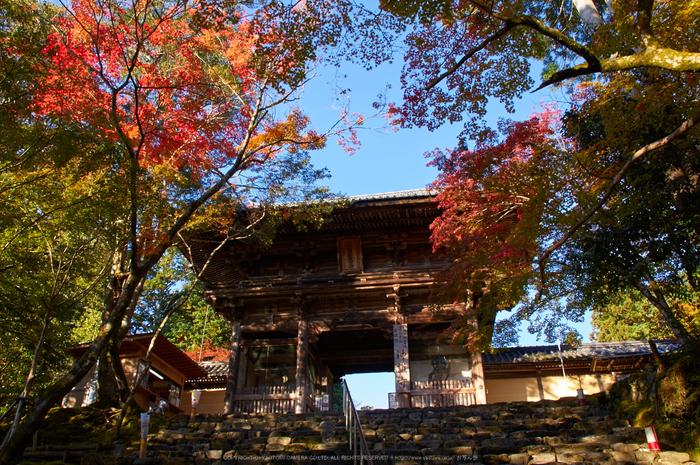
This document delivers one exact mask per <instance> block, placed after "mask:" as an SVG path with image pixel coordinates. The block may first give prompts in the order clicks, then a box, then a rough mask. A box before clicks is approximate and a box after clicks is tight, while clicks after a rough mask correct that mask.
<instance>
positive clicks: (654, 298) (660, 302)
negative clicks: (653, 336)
mask: <svg viewBox="0 0 700 465" xmlns="http://www.w3.org/2000/svg"><path fill="white" fill-rule="evenodd" d="M652 282H653V281H652ZM634 287H636V288H637V290H638V291H639V292H640V293H641V294H642V295H643V296H644V297H646V299H647V300H648V301H649V302H651V304H652V305H653V306H654V307H656V308H657V310H659V312H660V313H661V316H663V317H664V320H665V321H666V324H668V326H669V328H671V331H672V332H673V335H674V336H675V337H676V339H677V340H678V342H680V343H681V344H687V343H688V342H690V341H691V340H692V339H693V338H692V336H691V335H690V334H689V333H688V330H686V329H685V326H683V323H681V322H680V321H679V320H678V318H676V314H675V313H674V312H673V309H672V308H671V307H670V305H668V302H666V298H665V297H664V295H663V293H662V292H661V291H660V290H658V289H657V290H654V291H652V289H650V287H649V286H645V285H644V284H642V283H640V282H636V283H634Z"/></svg>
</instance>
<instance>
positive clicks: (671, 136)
mask: <svg viewBox="0 0 700 465" xmlns="http://www.w3.org/2000/svg"><path fill="white" fill-rule="evenodd" d="M698 123H700V114H697V115H695V116H694V117H693V118H691V119H689V120H687V121H685V122H684V123H683V124H681V125H680V126H679V127H678V128H677V129H676V130H675V131H673V132H672V133H671V134H669V135H667V136H666V137H664V138H662V139H659V140H657V141H656V142H652V143H651V144H648V145H645V146H644V147H642V148H641V149H639V150H637V151H636V152H635V153H634V154H633V155H632V156H631V157H630V158H629V159H628V160H627V162H626V163H625V164H624V165H623V166H622V168H620V170H619V171H618V172H617V174H616V175H615V177H614V178H613V179H612V180H611V181H610V184H609V185H608V189H607V190H606V191H605V194H603V197H601V199H600V200H599V201H598V203H596V204H595V205H594V206H593V207H592V208H591V209H590V210H588V211H587V212H586V214H585V215H583V217H582V218H581V219H580V220H579V221H578V222H577V223H576V224H575V225H573V226H572V227H571V228H570V229H569V230H568V231H567V232H566V233H565V234H564V235H563V236H562V237H561V238H560V239H559V240H558V241H556V242H555V243H554V244H552V245H551V246H549V247H548V248H547V249H546V250H545V251H544V252H543V253H542V256H541V257H540V258H538V259H537V262H536V263H537V265H538V266H539V267H540V273H541V274H543V273H544V267H543V264H544V262H545V261H546V260H547V259H548V258H549V257H550V256H551V255H552V252H554V251H555V250H557V249H558V248H559V247H561V246H562V245H564V243H566V241H568V240H569V239H570V238H571V237H572V236H573V235H574V234H575V233H576V231H577V230H578V229H579V228H580V227H581V226H583V225H584V224H586V223H587V222H588V220H590V219H591V217H592V216H593V215H594V214H595V213H596V212H597V211H598V210H600V208H601V207H602V206H603V205H605V202H607V201H608V199H609V198H610V196H611V195H612V193H613V191H614V190H615V187H616V186H617V185H618V184H619V183H620V181H622V179H623V178H624V177H625V175H626V174H627V172H628V171H629V170H630V168H632V165H633V164H634V162H635V161H636V160H637V159H639V158H641V157H643V156H644V155H646V154H647V153H649V152H651V151H652V150H656V149H658V148H660V147H663V146H664V145H667V144H668V143H670V142H671V141H673V140H675V139H677V138H678V137H679V136H681V135H682V134H684V133H686V132H687V131H688V130H689V129H690V128H692V127H693V126H695V125H696V124H698ZM543 282H544V281H543Z"/></svg>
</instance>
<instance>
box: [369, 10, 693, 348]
mask: <svg viewBox="0 0 700 465" xmlns="http://www.w3.org/2000/svg"><path fill="white" fill-rule="evenodd" d="M382 7H383V8H384V9H386V10H388V11H391V12H392V13H394V14H395V15H397V16H399V17H402V18H404V20H405V21H406V22H407V23H410V24H412V25H413V31H412V32H410V33H409V34H408V36H407V37H406V52H405V59H406V65H405V67H404V71H403V75H402V84H403V89H404V103H403V105H402V106H400V107H396V108H395V109H394V110H393V116H394V117H395V122H396V123H397V124H400V125H402V126H405V127H411V126H424V127H428V128H429V129H434V128H436V127H438V126H440V125H442V124H444V123H446V122H450V123H454V122H460V121H463V120H464V121H465V123H464V131H463V133H462V135H461V138H460V141H459V143H458V148H457V149H455V150H453V151H448V152H435V153H432V154H430V157H431V158H432V159H433V163H435V164H436V166H438V168H439V169H440V170H441V174H440V176H439V178H438V180H437V181H436V183H435V186H436V187H438V188H440V189H441V193H440V194H439V196H438V198H439V200H440V202H441V205H442V206H443V208H445V214H444V215H443V217H442V218H440V219H438V221H436V223H435V224H434V226H433V227H434V229H433V241H434V244H435V247H436V248H439V249H444V250H446V251H447V253H448V254H449V255H450V256H451V257H452V258H453V259H454V261H455V262H454V265H453V266H451V267H449V268H448V269H447V270H445V272H443V273H442V274H441V276H440V277H439V280H438V285H440V286H442V287H438V288H436V299H437V302H438V303H440V304H450V303H452V302H455V301H468V302H470V305H471V306H470V307H469V310H468V312H467V313H466V314H465V317H464V319H463V321H461V322H459V324H458V325H456V327H455V328H454V335H455V336H456V337H457V338H458V340H460V341H461V342H471V343H478V344H480V345H482V346H486V345H488V343H489V342H490V340H491V330H492V328H493V325H494V322H495V320H496V317H495V313H496V312H497V311H499V310H505V309H510V308H512V307H513V306H515V305H516V304H518V303H520V306H519V307H517V309H518V311H517V312H516V313H515V316H513V317H512V319H511V320H510V321H507V322H505V323H504V324H503V325H505V327H506V328H507V327H512V325H513V324H515V323H517V322H518V321H523V320H526V321H531V320H533V319H536V318H539V317H537V316H536V314H537V313H536V312H538V311H541V310H549V311H551V312H553V313H550V314H551V315H554V316H553V317H552V318H550V321H552V322H555V320H556V319H557V318H560V317H562V316H568V317H569V318H573V319H576V318H581V315H582V312H583V311H584V310H586V309H589V308H592V305H593V304H594V302H599V303H600V302H603V301H602V300H600V301H598V300H596V299H597V297H596V289H602V288H605V289H607V292H610V293H611V294H615V293H616V292H618V291H623V290H630V289H635V290H637V291H638V292H639V293H640V295H642V296H643V298H645V299H646V300H647V301H648V302H650V303H651V304H652V305H653V306H654V307H655V308H656V309H657V310H658V311H659V312H660V313H661V315H662V317H663V319H664V320H665V321H666V322H667V324H668V325H669V327H670V328H672V329H673V333H674V335H675V336H676V337H677V338H678V339H680V340H683V341H687V340H688V339H689V338H690V337H692V336H691V335H690V334H689V333H688V330H687V328H686V327H685V326H684V324H683V323H682V322H680V321H679V319H678V318H677V316H676V315H675V313H674V310H673V306H672V305H671V304H670V303H669V300H668V298H670V296H672V295H675V294H678V293H681V289H682V288H683V286H685V285H686V284H687V285H689V286H691V288H692V289H695V286H696V279H697V278H696V275H697V271H698V270H697V268H698V261H697V250H696V246H695V244H697V237H696V230H697V219H698V217H697V214H696V211H697V197H698V190H697V188H698V186H697V179H698V175H699V174H700V170H699V168H698V161H699V160H700V158H699V157H698V155H699V154H698V149H697V147H698V135H697V129H695V128H694V126H695V125H697V123H699V122H700V107H699V104H698V102H700V99H699V98H698V97H699V96H698V86H697V83H698V76H699V74H698V72H699V71H700V50H699V49H698V47H700V44H699V43H698V41H697V40H695V39H694V38H695V37H697V35H698V33H700V30H698V29H699V28H700V21H698V20H699V19H700V9H699V8H697V4H696V2H673V1H665V0H640V1H639V2H629V1H623V0H620V1H615V0H613V1H611V2H602V1H598V0H577V1H574V2H551V1H538V0H521V1H515V2H510V1H494V2H482V1H480V0H464V1H459V2H445V1H430V2H417V1H413V0H389V1H386V2H384V3H383V4H382ZM537 68H541V69H542V70H543V75H542V81H541V84H540V85H539V88H544V87H551V88H554V89H556V91H557V92H559V93H561V95H562V96H563V97H564V98H563V99H562V98H559V100H560V101H561V100H565V101H566V104H565V105H564V104H562V106H563V107H564V108H562V110H556V109H555V108H551V107H548V108H546V109H545V110H544V111H543V112H540V113H539V114H535V115H534V116H533V117H532V118H531V119H530V120H529V121H526V122H522V123H515V122H509V121H504V122H502V123H501V125H500V127H499V128H498V129H499V131H500V135H499V134H498V133H496V132H495V131H494V130H493V128H489V127H488V126H487V124H486V121H485V118H484V116H485V111H486V103H487V102H489V101H490V100H498V101H500V102H501V103H502V104H503V105H504V106H505V108H506V109H507V110H512V109H513V103H514V101H515V99H516V98H519V97H521V96H522V95H523V94H524V93H525V92H527V91H529V90H531V89H533V88H534V87H535V83H534V81H533V80H532V78H531V77H530V76H531V72H532V70H533V69H537ZM557 111H558V112H559V113H558V114H555V112H557ZM469 144H474V148H473V149H471V150H469V149H468V145H469ZM648 212H651V213H648ZM594 283H595V284H594ZM603 286H604V287H603ZM474 323H477V324H478V327H479V329H478V331H479V332H478V333H476V334H473V335H472V336H471V337H472V339H471V340H470V339H468V337H469V336H468V335H469V334H470V333H471V332H472V330H473V329H474V328H473V325H474ZM552 324H554V323H552ZM503 325H502V326H503ZM555 326H556V325H555ZM533 329H535V330H537V331H540V330H541V331H544V332H545V333H549V334H550V335H552V336H554V335H555V333H556V332H557V331H555V330H554V328H553V326H551V325H549V324H548V323H545V324H540V323H537V324H535V325H534V327H533ZM502 334H503V333H502ZM509 334H512V332H511V333H509ZM557 337H559V336H557Z"/></svg>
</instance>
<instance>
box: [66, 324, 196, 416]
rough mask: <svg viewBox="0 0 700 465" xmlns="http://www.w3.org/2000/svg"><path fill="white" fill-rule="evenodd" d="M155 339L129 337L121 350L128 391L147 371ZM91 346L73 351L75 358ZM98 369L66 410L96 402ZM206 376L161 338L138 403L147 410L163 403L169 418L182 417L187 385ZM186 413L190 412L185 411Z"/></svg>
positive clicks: (71, 396)
mask: <svg viewBox="0 0 700 465" xmlns="http://www.w3.org/2000/svg"><path fill="white" fill-rule="evenodd" d="M152 339H153V333H147V334H138V335H133V336H127V337H126V338H124V339H123V340H122V344H121V346H120V348H119V357H120V359H121V363H122V366H123V367H124V372H125V374H126V378H127V381H128V382H129V387H132V386H133V385H134V383H135V382H136V379H137V377H138V375H139V374H140V373H141V372H142V371H143V370H145V369H146V362H145V360H146V352H147V351H148V347H149V345H150V344H151V340H152ZM89 345H90V343H84V344H81V345H79V346H78V347H76V348H75V349H73V350H72V351H71V353H72V355H73V356H74V357H76V358H78V357H81V356H82V355H83V354H84V353H85V352H86V351H87V348H88V347H89ZM96 373H97V367H96V366H95V367H93V369H92V370H91V371H90V372H89V373H88V374H87V375H86V376H85V377H84V378H83V379H82V380H81V381H80V383H78V385H76V386H75V387H74V388H73V390H72V391H71V392H70V393H68V395H67V396H66V397H64V399H63V403H62V406H63V407H84V406H86V405H90V404H92V403H93V402H95V401H96V400H97V375H96ZM206 376H207V371H206V370H205V369H204V368H202V367H201V366H199V365H198V364H197V363H196V362H195V361H194V360H192V359H191V358H189V357H188V356H187V355H185V353H184V352H182V351H181V350H180V349H178V348H177V347H176V346H175V345H174V344H173V343H172V342H170V341H168V340H167V339H166V338H165V337H163V336H162V335H159V336H158V338H157V339H156V343H155V346H154V347H153V351H152V353H151V367H150V368H149V371H148V374H147V375H146V376H145V377H144V379H143V381H142V382H141V384H140V385H139V386H138V389H137V391H136V395H135V397H134V400H135V402H136V403H137V404H138V406H139V407H141V408H142V409H144V410H148V408H149V406H150V405H151V404H156V405H157V404H158V403H159V402H160V401H161V400H163V401H165V402H166V403H167V405H168V409H167V410H168V412H169V414H177V413H182V412H183V409H182V408H181V403H182V396H183V391H184V389H183V388H184V386H185V382H186V381H187V380H188V379H197V378H202V377H206ZM184 412H189V409H188V410H184Z"/></svg>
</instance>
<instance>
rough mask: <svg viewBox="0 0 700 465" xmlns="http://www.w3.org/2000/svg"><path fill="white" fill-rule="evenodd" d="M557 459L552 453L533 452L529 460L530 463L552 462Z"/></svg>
mask: <svg viewBox="0 0 700 465" xmlns="http://www.w3.org/2000/svg"><path fill="white" fill-rule="evenodd" d="M556 461H557V456H556V455H555V454H552V453H542V454H535V455H533V456H532V459H531V460H530V464H537V463H552V462H556Z"/></svg>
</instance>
